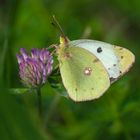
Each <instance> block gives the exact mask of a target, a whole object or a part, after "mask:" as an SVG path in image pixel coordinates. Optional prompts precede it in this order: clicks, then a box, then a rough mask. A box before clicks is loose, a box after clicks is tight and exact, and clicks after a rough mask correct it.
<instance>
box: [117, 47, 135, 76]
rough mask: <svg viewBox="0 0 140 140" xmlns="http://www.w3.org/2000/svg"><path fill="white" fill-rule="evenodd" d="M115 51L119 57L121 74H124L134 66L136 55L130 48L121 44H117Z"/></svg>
mask: <svg viewBox="0 0 140 140" xmlns="http://www.w3.org/2000/svg"><path fill="white" fill-rule="evenodd" d="M115 52H116V54H117V56H118V58H119V66H120V74H121V76H122V75H124V74H125V73H126V72H128V71H129V69H130V68H131V67H132V65H133V63H134V62H135V56H134V54H133V53H132V52H131V51H129V50H128V49H125V48H122V47H119V46H115Z"/></svg>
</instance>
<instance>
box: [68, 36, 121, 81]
mask: <svg viewBox="0 0 140 140" xmlns="http://www.w3.org/2000/svg"><path fill="white" fill-rule="evenodd" d="M69 44H70V46H73V45H74V46H75V47H80V48H84V49H86V50H88V51H90V52H91V53H93V54H94V55H95V56H96V57H97V58H98V59H99V60H100V61H101V62H102V63H103V65H104V66H105V68H106V70H107V71H108V73H109V76H110V78H111V79H112V80H113V79H114V80H115V79H116V78H118V77H119V76H120V73H119V64H118V57H117V56H116V53H115V50H114V47H113V45H111V44H109V43H105V42H101V41H96V40H87V39H81V40H75V41H71V42H70V43H69ZM71 44H72V45H71Z"/></svg>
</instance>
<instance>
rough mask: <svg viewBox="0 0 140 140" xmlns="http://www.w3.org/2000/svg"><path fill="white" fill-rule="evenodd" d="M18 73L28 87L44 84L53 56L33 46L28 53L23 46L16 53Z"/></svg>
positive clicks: (49, 72)
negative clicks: (18, 52)
mask: <svg viewBox="0 0 140 140" xmlns="http://www.w3.org/2000/svg"><path fill="white" fill-rule="evenodd" d="M17 60H18V63H19V75H20V78H21V80H22V82H23V84H24V85H25V86H27V87H29V88H37V87H40V86H42V85H43V84H45V82H46V80H47V77H48V76H49V75H50V74H51V72H52V63H53V58H52V55H51V53H50V52H49V51H48V50H47V49H45V48H43V49H41V50H39V49H35V48H33V49H32V50H31V55H29V54H28V53H27V51H26V49H25V48H21V49H20V54H17Z"/></svg>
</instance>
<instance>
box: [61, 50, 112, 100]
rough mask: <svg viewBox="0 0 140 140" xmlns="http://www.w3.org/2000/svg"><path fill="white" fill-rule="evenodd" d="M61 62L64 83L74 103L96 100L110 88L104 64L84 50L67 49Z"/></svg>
mask: <svg viewBox="0 0 140 140" xmlns="http://www.w3.org/2000/svg"><path fill="white" fill-rule="evenodd" d="M59 61H60V72H61V76H62V81H63V83H64V86H65V88H66V90H67V92H68V94H69V96H70V98H71V99H73V100H74V101H86V100H92V99H96V98H98V97H100V96H101V95H102V94H103V93H104V92H105V91H106V90H107V89H108V87H109V86H110V80H109V75H108V72H107V71H106V69H105V67H104V66H103V64H102V63H101V62H100V61H99V59H98V58H97V57H96V56H95V55H93V54H92V53H90V52H89V51H87V50H85V49H83V48H78V47H67V48H66V49H65V50H64V52H62V54H61V56H60V57H59Z"/></svg>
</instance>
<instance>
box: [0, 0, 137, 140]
mask: <svg viewBox="0 0 140 140" xmlns="http://www.w3.org/2000/svg"><path fill="white" fill-rule="evenodd" d="M53 14H55V15H56V17H57V18H58V19H59V21H60V23H61V25H62V27H63V29H64V31H65V33H66V34H67V36H68V37H69V39H70V40H75V39H80V38H91V39H96V40H102V41H104V42H108V43H111V44H116V45H120V46H124V47H126V48H128V49H130V50H131V51H132V52H133V53H134V54H135V56H136V62H135V64H134V66H133V68H132V69H131V70H130V71H129V73H128V74H126V75H125V76H123V77H122V78H121V79H120V80H119V81H117V82H116V83H114V84H113V85H112V86H111V88H110V89H109V90H108V91H107V92H106V93H105V94H104V96H102V97H101V98H100V99H98V100H94V101H90V102H83V103H75V102H73V101H71V100H69V99H67V98H65V97H63V96H59V95H58V94H57V93H60V94H63V93H65V90H64V89H63V87H62V86H61V78H60V76H59V75H55V76H53V75H52V77H50V80H49V81H50V83H48V84H46V85H45V86H44V87H43V89H42V96H43V97H42V98H43V99H42V100H43V111H44V119H43V120H40V119H39V117H38V112H37V101H36V94H34V93H24V94H15V93H14V92H11V91H10V93H9V90H7V89H9V88H19V87H21V88H22V87H23V86H22V84H21V82H20V79H19V75H18V65H17V60H16V57H15V56H16V53H17V52H19V49H20V47H25V48H27V50H30V49H31V48H32V47H37V48H43V47H47V46H49V45H51V44H54V43H56V44H57V43H59V33H58V31H56V29H55V28H54V27H53V26H52V25H51V20H52V15H53ZM139 47H140V1H138V0H133V1H132V0H122V1H119V0H104V1H102V0H79V1H78V0H77V1H76V0H75V1H74V0H66V1H65V0H61V1H58V0H0V140H47V139H49V140H77V139H78V140H103V139H107V140H122V139H123V140H139V139H140V48H139ZM55 62H56V63H57V61H56V58H55ZM54 77H55V78H54ZM52 83H53V87H52ZM13 93H14V94H13Z"/></svg>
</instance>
